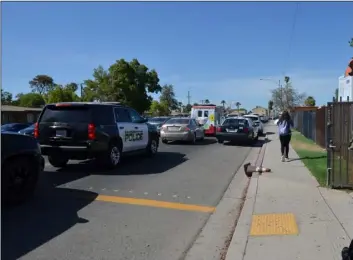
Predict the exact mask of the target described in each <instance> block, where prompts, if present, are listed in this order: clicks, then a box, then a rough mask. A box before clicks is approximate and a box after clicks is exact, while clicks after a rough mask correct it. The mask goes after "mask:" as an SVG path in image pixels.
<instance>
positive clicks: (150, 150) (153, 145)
mask: <svg viewBox="0 0 353 260" xmlns="http://www.w3.org/2000/svg"><path fill="white" fill-rule="evenodd" d="M158 141H159V140H158V138H154V139H152V140H151V141H150V142H149V144H148V145H147V147H146V153H147V155H148V156H150V157H152V156H155V155H156V154H157V152H158Z"/></svg>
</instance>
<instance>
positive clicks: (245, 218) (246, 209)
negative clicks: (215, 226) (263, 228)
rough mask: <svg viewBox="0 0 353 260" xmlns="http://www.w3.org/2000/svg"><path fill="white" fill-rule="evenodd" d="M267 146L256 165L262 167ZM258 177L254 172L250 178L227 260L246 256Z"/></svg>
mask: <svg viewBox="0 0 353 260" xmlns="http://www.w3.org/2000/svg"><path fill="white" fill-rule="evenodd" d="M265 140H267V136H266V137H265ZM266 147H267V142H266V143H265V144H264V145H263V146H262V147H261V150H260V153H259V157H258V158H257V160H256V166H259V167H262V162H263V159H264V156H265V153H266ZM258 179H259V174H258V173H254V174H253V176H252V177H251V178H250V184H249V188H248V191H247V194H246V199H245V202H244V206H243V209H242V211H241V213H240V217H239V219H238V222H237V224H236V228H235V231H234V234H233V237H232V240H231V242H230V245H229V248H228V251H227V255H226V257H225V260H227V259H229V260H230V259H232V260H233V259H236V260H243V259H244V256H245V253H246V247H247V244H248V237H249V233H250V228H251V222H252V215H253V212H254V207H255V203H256V195H257V188H258Z"/></svg>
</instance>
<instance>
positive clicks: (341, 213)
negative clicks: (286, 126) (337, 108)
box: [226, 126, 353, 260]
mask: <svg viewBox="0 0 353 260" xmlns="http://www.w3.org/2000/svg"><path fill="white" fill-rule="evenodd" d="M266 130H267V131H268V132H274V133H276V132H277V129H276V127H275V126H269V127H267V129H266ZM268 139H269V142H268V143H267V144H266V151H265V156H264V161H263V166H264V167H268V168H270V169H271V170H272V172H270V173H263V174H262V175H260V176H254V177H252V178H251V182H250V186H249V190H248V193H247V199H246V202H245V204H244V207H243V210H242V213H241V216H240V218H239V221H238V223H237V227H236V229H235V233H234V235H233V238H232V241H231V243H230V246H229V249H228V252H227V256H226V260H243V259H244V260H277V259H278V260H284V259H286V260H292V259H293V260H294V259H296V260H297V259H301V260H333V259H337V260H341V256H340V254H341V250H342V248H343V247H344V246H348V244H349V242H350V239H351V238H353V197H352V196H351V195H352V193H351V194H348V193H347V192H345V191H334V190H329V189H325V188H318V183H317V181H316V179H315V178H314V177H313V176H312V175H311V174H310V172H309V171H308V169H307V168H306V167H305V166H304V164H303V163H302V162H301V161H300V160H299V158H298V155H297V154H296V153H295V151H294V150H293V149H292V148H291V149H290V152H289V157H290V161H289V162H281V160H280V151H279V147H280V144H279V140H278V136H277V134H273V135H269V136H268ZM254 175H255V174H254ZM264 214H266V215H264Z"/></svg>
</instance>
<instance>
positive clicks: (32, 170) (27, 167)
mask: <svg viewBox="0 0 353 260" xmlns="http://www.w3.org/2000/svg"><path fill="white" fill-rule="evenodd" d="M36 162H37V161H36V160H34V159H33V158H31V157H27V156H18V157H17V156H16V157H15V158H13V159H10V160H8V161H6V162H5V163H4V165H3V166H2V172H1V202H2V204H4V205H8V206H14V205H17V204H21V203H23V202H24V201H26V200H28V199H29V198H30V197H31V196H32V195H33V193H34V191H35V189H36V186H37V182H38V177H39V174H40V171H41V166H40V165H39V164H37V163H36ZM19 180H21V181H22V183H19ZM18 184H19V185H21V187H20V188H19V189H18V188H14V186H15V185H18Z"/></svg>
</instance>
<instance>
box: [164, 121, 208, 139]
mask: <svg viewBox="0 0 353 260" xmlns="http://www.w3.org/2000/svg"><path fill="white" fill-rule="evenodd" d="M204 138H205V132H204V129H203V127H202V126H201V125H200V124H198V123H197V122H196V120H195V119H192V118H184V117H179V118H171V119H169V120H168V121H167V122H165V124H164V125H163V126H162V127H161V139H162V142H163V143H168V142H169V141H189V142H191V143H193V144H194V143H196V141H197V140H203V139H204Z"/></svg>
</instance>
